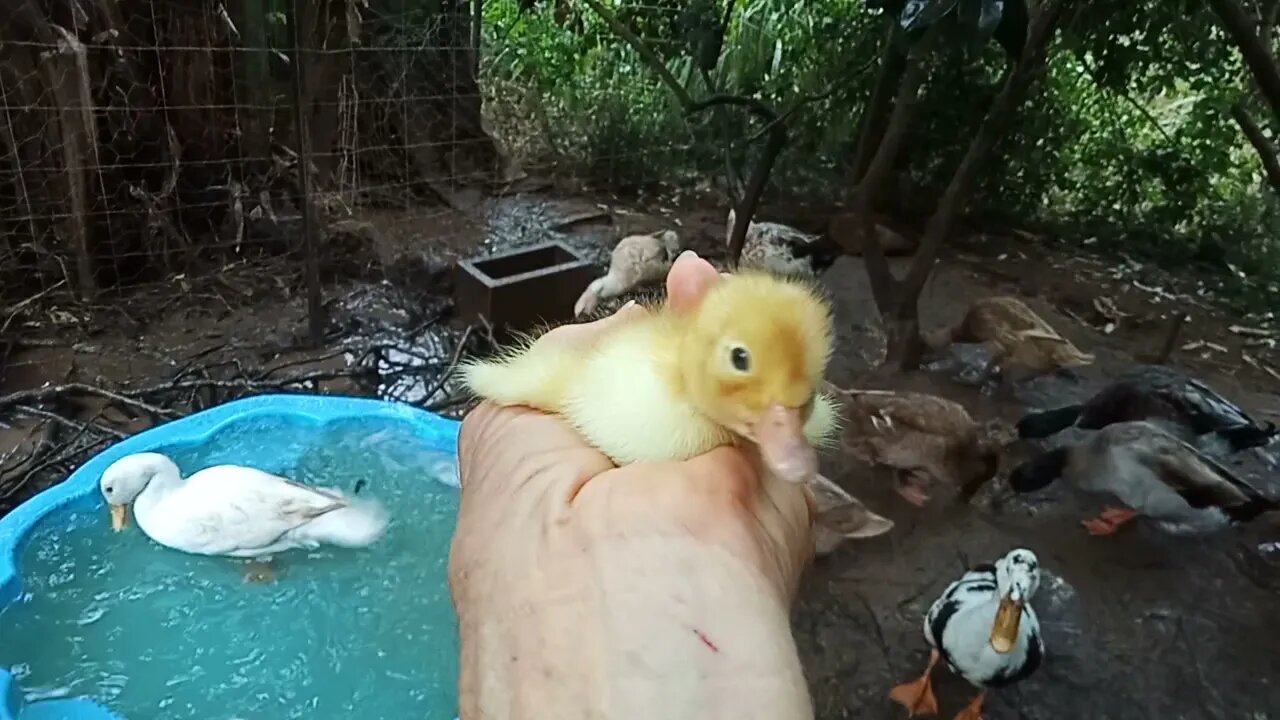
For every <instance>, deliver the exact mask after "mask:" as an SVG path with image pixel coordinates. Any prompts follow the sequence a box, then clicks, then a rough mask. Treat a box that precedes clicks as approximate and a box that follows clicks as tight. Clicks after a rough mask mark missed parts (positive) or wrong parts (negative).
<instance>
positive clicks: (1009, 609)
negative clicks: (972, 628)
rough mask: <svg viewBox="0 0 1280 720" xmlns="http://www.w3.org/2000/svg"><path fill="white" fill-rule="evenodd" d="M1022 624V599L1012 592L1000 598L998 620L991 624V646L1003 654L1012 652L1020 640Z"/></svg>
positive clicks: (997, 611) (997, 610)
mask: <svg viewBox="0 0 1280 720" xmlns="http://www.w3.org/2000/svg"><path fill="white" fill-rule="evenodd" d="M1021 624H1022V599H1021V598H1015V597H1014V595H1013V594H1012V593H1011V594H1010V595H1006V596H1005V597H1003V598H1000V606H999V607H998V608H996V620H995V623H994V624H993V625H992V626H991V647H992V649H994V650H995V651H996V652H998V653H1000V654H1001V655H1003V654H1005V653H1008V652H1012V651H1013V646H1014V645H1016V644H1017V642H1018V627H1019V626H1020V625H1021Z"/></svg>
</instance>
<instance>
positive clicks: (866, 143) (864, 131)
mask: <svg viewBox="0 0 1280 720" xmlns="http://www.w3.org/2000/svg"><path fill="white" fill-rule="evenodd" d="M906 65H907V54H906V53H904V52H903V51H902V48H901V47H900V46H899V42H898V23H897V22H895V21H893V20H890V22H889V32H888V33H886V37H885V46H884V53H883V55H882V56H881V59H880V74H879V75H877V76H876V86H875V89H874V90H872V92H871V98H870V99H869V100H868V101H867V109H866V110H865V111H863V113H862V120H861V122H860V127H859V129H858V149H857V150H856V151H855V152H854V155H853V163H852V164H851V166H850V168H849V187H850V188H853V187H856V186H857V185H858V183H859V182H861V181H862V178H863V177H864V176H865V175H866V174H867V169H868V168H869V167H871V158H872V157H873V156H874V155H875V151H876V148H877V147H879V145H880V140H881V138H883V137H884V133H885V128H886V125H887V123H888V120H889V112H890V110H892V107H893V105H892V103H893V96H894V91H895V90H896V89H897V88H898V83H899V81H900V80H901V79H902V73H903V71H905V70H906Z"/></svg>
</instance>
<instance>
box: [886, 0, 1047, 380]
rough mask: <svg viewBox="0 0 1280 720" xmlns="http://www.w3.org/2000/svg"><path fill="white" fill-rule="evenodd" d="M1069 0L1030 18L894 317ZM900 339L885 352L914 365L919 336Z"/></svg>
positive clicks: (930, 259) (919, 285) (901, 290)
mask: <svg viewBox="0 0 1280 720" xmlns="http://www.w3.org/2000/svg"><path fill="white" fill-rule="evenodd" d="M1068 2H1070V0H1048V2H1046V3H1045V4H1044V5H1043V6H1041V8H1040V12H1038V13H1037V14H1036V17H1035V19H1034V20H1033V21H1032V23H1031V28H1030V29H1029V31H1028V33H1027V43H1026V45H1025V46H1024V47H1023V51H1022V57H1021V58H1020V59H1019V60H1018V62H1017V63H1016V64H1015V65H1014V66H1013V67H1012V68H1011V69H1010V70H1009V71H1008V72H1007V73H1006V75H1005V81H1004V87H1002V88H1001V90H1000V94H999V95H997V96H996V99H995V100H994V101H992V103H991V107H990V108H988V109H987V114H986V116H985V117H983V119H982V124H981V125H979V126H978V131H977V133H976V134H975V135H974V137H973V140H972V141H970V143H969V148H968V150H966V151H965V154H964V158H963V159H961V161H960V165H959V166H958V167H957V168H956V171H955V173H954V174H953V175H952V176H951V181H950V182H949V183H947V189H946V190H945V191H944V192H943V194H942V200H941V201H939V203H938V209H937V210H936V211H934V213H933V216H932V217H930V218H929V223H928V225H926V226H925V231H924V237H923V238H921V240H920V250H919V252H917V253H916V257H915V259H914V260H912V262H911V269H910V270H909V271H908V272H907V276H906V278H904V279H903V280H902V282H901V283H900V285H899V287H898V297H897V305H896V306H895V308H894V310H893V315H894V317H896V318H902V317H903V316H904V315H906V314H907V313H908V312H909V313H911V314H913V315H914V314H915V309H916V307H917V305H918V302H919V297H920V292H921V290H923V289H924V284H925V282H926V281H927V280H928V279H929V275H930V274H931V273H932V272H933V268H934V265H935V264H936V263H937V261H938V255H939V253H940V252H941V250H942V243H943V241H944V240H945V239H946V237H947V235H948V234H950V232H951V230H952V228H953V227H954V225H955V221H956V218H957V217H958V216H959V215H960V211H961V209H962V208H963V207H964V205H965V203H966V202H967V201H968V199H969V195H970V193H971V192H972V190H973V184H974V181H975V180H976V179H977V178H978V172H979V171H980V170H981V169H982V167H983V165H984V163H985V161H986V160H987V159H988V157H989V156H990V155H991V151H992V150H993V149H994V148H995V145H996V142H997V141H998V140H999V139H1000V137H1001V135H1003V133H1004V131H1005V129H1006V128H1007V127H1008V124H1009V119H1010V118H1011V117H1012V116H1013V115H1014V113H1016V112H1017V110H1018V106H1019V105H1020V104H1021V101H1022V97H1023V94H1024V92H1025V90H1026V89H1027V87H1028V85H1030V83H1031V80H1032V79H1033V78H1034V77H1035V76H1036V75H1037V74H1038V72H1039V71H1040V70H1041V69H1042V68H1043V67H1044V55H1045V51H1046V50H1047V48H1048V46H1049V42H1050V41H1051V40H1052V39H1053V34H1054V31H1055V29H1056V28H1057V25H1058V20H1059V19H1061V17H1062V12H1063V10H1065V9H1066V6H1067V3H1068ZM899 324H900V325H901V326H902V328H904V329H905V328H906V327H908V326H918V323H915V324H912V323H902V322H901V320H899ZM898 340H899V342H902V343H904V345H903V347H901V348H894V347H891V348H890V350H889V356H890V357H893V358H899V359H900V360H902V361H904V362H905V363H906V364H901V365H900V367H902V368H903V369H904V370H907V369H912V368H914V367H915V366H916V364H918V362H919V356H920V353H919V352H917V351H916V350H913V349H912V348H913V347H917V346H919V345H920V339H919V337H918V336H917V337H905V336H902V335H900V336H899V338H898Z"/></svg>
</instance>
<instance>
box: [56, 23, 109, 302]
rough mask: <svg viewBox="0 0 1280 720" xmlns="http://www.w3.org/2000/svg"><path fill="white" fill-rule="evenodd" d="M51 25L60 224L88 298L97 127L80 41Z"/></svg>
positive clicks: (83, 296) (91, 284)
mask: <svg viewBox="0 0 1280 720" xmlns="http://www.w3.org/2000/svg"><path fill="white" fill-rule="evenodd" d="M52 27H53V29H54V30H55V31H56V32H57V33H58V35H59V36H60V37H59V38H58V43H57V47H56V48H54V49H50V50H49V51H48V52H46V53H44V54H43V55H44V57H43V65H44V74H45V78H46V79H47V80H48V82H49V88H50V89H51V90H52V91H53V96H54V102H55V103H56V104H57V107H58V113H57V114H58V129H59V133H58V134H59V138H58V140H59V141H60V144H61V146H62V165H63V172H64V175H65V177H66V191H67V201H68V206H69V207H68V208H67V210H68V213H67V218H66V222H65V223H64V226H63V227H64V233H65V237H66V239H67V240H69V244H70V245H71V249H72V251H73V253H74V255H75V258H76V279H75V282H76V285H77V288H76V289H77V291H78V294H79V296H80V299H81V300H83V301H86V302H87V301H89V300H91V299H93V296H94V295H95V293H96V292H97V283H96V282H95V281H94V277H93V258H92V255H91V252H90V249H91V248H90V244H89V222H88V219H89V208H90V198H91V197H92V195H91V192H90V186H89V178H90V177H91V175H92V174H93V173H96V172H97V167H98V162H97V159H98V131H97V126H96V125H95V122H94V118H93V94H92V92H91V91H90V88H89V64H88V58H87V56H86V54H85V49H84V45H83V44H81V43H80V40H79V39H77V38H76V36H74V35H72V34H71V33H70V32H67V30H66V29H65V28H62V27H60V26H58V25H52Z"/></svg>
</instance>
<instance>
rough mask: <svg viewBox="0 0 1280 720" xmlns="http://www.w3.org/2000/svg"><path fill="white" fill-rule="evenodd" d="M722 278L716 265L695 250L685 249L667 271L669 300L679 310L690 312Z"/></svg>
mask: <svg viewBox="0 0 1280 720" xmlns="http://www.w3.org/2000/svg"><path fill="white" fill-rule="evenodd" d="M720 278H721V275H720V273H719V272H717V271H716V269H715V266H713V265H712V264H711V263H709V262H707V261H706V260H704V259H702V258H700V257H698V254H697V253H695V252H694V251H692V250H685V251H684V252H682V253H680V257H677V258H676V261H675V262H674V263H672V264H671V270H670V271H669V272H668V273H667V302H668V303H669V304H670V305H671V307H672V308H673V309H675V310H676V311H677V312H688V311H690V310H692V309H693V308H695V307H697V306H698V303H700V302H702V298H704V297H706V295H707V292H708V291H710V290H711V287H712V286H713V285H715V284H716V283H717V282H719V281H720Z"/></svg>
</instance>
